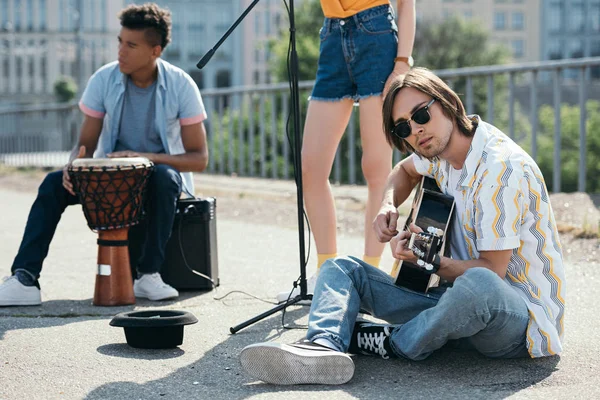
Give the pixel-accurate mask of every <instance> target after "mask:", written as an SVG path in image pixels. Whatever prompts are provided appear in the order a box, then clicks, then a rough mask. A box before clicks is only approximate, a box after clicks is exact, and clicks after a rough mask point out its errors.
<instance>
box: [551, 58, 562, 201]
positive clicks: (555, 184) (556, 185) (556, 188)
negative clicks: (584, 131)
mask: <svg viewBox="0 0 600 400" xmlns="http://www.w3.org/2000/svg"><path fill="white" fill-rule="evenodd" d="M560 73H561V70H560V68H557V69H555V70H554V76H553V83H554V85H553V86H554V163H553V179H552V191H553V192H554V193H558V192H560V172H561V171H560V166H561V160H560V147H561V146H560V145H561V143H560V142H561V138H560V137H561V134H560V131H561V126H560V125H561V118H560V103H561V96H560Z"/></svg>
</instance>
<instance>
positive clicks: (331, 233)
mask: <svg viewBox="0 0 600 400" xmlns="http://www.w3.org/2000/svg"><path fill="white" fill-rule="evenodd" d="M351 113H352V100H351V99H343V100H341V101H331V102H330V101H315V100H311V101H310V102H309V104H308V111H307V114H306V122H305V125H304V138H303V141H302V181H303V182H302V183H303V190H304V204H305V206H306V213H307V214H308V220H309V221H310V226H311V230H312V232H313V234H314V237H315V244H316V246H317V253H319V254H331V253H337V244H336V226H337V223H336V214H335V202H334V199H333V194H332V192H331V186H330V185H329V174H330V173H331V167H332V165H333V160H334V158H335V152H336V150H337V147H338V144H339V143H340V140H341V138H342V135H343V134H344V130H345V129H346V125H348V120H349V119H350V115H351ZM380 113H381V112H380Z"/></svg>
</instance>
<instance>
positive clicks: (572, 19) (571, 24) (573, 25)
mask: <svg viewBox="0 0 600 400" xmlns="http://www.w3.org/2000/svg"><path fill="white" fill-rule="evenodd" d="M584 23H585V19H584V14H583V3H574V4H571V5H569V12H568V13H567V29H568V30H569V32H583V29H584Z"/></svg>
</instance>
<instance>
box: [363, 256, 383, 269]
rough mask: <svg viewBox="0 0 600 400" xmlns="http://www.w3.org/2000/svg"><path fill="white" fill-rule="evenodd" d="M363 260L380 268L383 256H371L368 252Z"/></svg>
mask: <svg viewBox="0 0 600 400" xmlns="http://www.w3.org/2000/svg"><path fill="white" fill-rule="evenodd" d="M363 261H364V262H366V263H367V264H369V265H372V266H374V267H375V268H379V263H380V262H381V256H379V257H371V256H368V255H366V254H364V255H363Z"/></svg>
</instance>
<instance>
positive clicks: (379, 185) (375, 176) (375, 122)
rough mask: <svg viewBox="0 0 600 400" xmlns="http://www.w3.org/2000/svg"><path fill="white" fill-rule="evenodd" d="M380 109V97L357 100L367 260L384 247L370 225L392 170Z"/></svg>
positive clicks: (379, 252)
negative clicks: (364, 193)
mask: <svg viewBox="0 0 600 400" xmlns="http://www.w3.org/2000/svg"><path fill="white" fill-rule="evenodd" d="M382 108H383V100H382V98H381V96H371V97H368V98H365V99H361V100H360V137H361V142H362V148H363V155H362V170H363V175H364V177H365V180H366V181H367V187H368V189H369V196H368V198H367V209H366V212H365V255H366V256H369V257H381V253H382V252H383V248H384V247H385V244H384V243H380V242H379V241H378V240H377V238H376V237H375V232H374V231H373V227H372V223H373V219H374V218H375V216H376V215H377V212H378V211H379V207H380V205H381V199H382V197H383V189H384V188H385V183H386V180H387V177H388V175H389V174H390V172H391V171H392V148H391V147H390V145H389V144H388V143H387V141H386V140H385V134H384V133H383V116H382V111H381V110H382Z"/></svg>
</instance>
